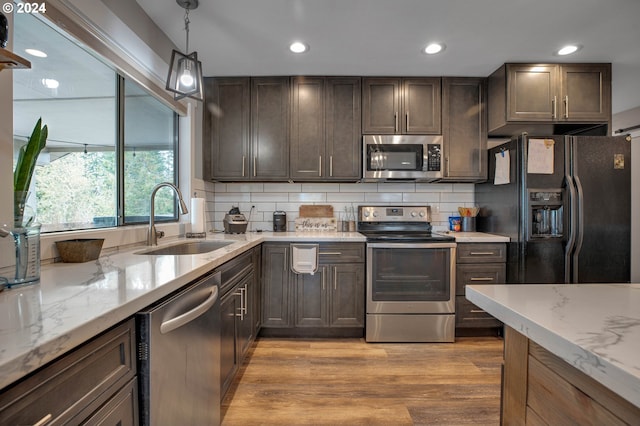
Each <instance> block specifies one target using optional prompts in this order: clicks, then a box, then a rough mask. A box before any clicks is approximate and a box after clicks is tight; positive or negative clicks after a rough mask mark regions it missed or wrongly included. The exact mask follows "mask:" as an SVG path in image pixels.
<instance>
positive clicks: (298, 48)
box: [289, 41, 309, 53]
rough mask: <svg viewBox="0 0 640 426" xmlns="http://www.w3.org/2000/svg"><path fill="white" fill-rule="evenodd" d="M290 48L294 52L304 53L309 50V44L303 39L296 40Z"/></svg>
mask: <svg viewBox="0 0 640 426" xmlns="http://www.w3.org/2000/svg"><path fill="white" fill-rule="evenodd" d="M289 50H290V51H292V52H293V53H304V52H306V51H307V50H309V46H307V45H306V44H304V43H303V42H301V41H294V42H293V43H291V45H290V46H289Z"/></svg>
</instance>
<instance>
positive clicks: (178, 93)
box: [166, 0, 203, 101]
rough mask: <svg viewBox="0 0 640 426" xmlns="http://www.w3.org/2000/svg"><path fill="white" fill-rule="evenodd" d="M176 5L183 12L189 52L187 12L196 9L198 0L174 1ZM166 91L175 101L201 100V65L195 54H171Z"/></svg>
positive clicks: (174, 51) (176, 52)
mask: <svg viewBox="0 0 640 426" xmlns="http://www.w3.org/2000/svg"><path fill="white" fill-rule="evenodd" d="M176 3H178V5H179V6H180V7H181V8H183V9H184V10H185V14H184V29H185V31H186V32H187V45H186V51H187V52H189V11H190V10H193V9H196V8H197V7H198V0H176ZM166 89H167V90H169V91H171V92H173V97H174V99H176V100H177V99H182V98H186V97H189V98H193V99H196V100H198V101H201V100H202V98H203V94H202V63H201V62H200V61H199V60H198V53H197V52H192V53H187V54H184V53H181V52H178V51H177V50H175V49H174V50H173V51H172V52H171V63H170V65H169V75H168V76H167V86H166Z"/></svg>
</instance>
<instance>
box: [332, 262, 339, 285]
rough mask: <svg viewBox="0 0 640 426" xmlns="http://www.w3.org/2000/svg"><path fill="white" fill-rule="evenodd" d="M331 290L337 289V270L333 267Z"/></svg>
mask: <svg viewBox="0 0 640 426" xmlns="http://www.w3.org/2000/svg"><path fill="white" fill-rule="evenodd" d="M333 289H334V290H337V289H338V268H336V267H335V266H334V267H333Z"/></svg>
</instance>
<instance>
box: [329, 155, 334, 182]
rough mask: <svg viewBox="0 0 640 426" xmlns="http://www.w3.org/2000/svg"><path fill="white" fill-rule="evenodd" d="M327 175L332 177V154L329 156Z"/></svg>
mask: <svg viewBox="0 0 640 426" xmlns="http://www.w3.org/2000/svg"><path fill="white" fill-rule="evenodd" d="M329 177H333V155H330V156H329Z"/></svg>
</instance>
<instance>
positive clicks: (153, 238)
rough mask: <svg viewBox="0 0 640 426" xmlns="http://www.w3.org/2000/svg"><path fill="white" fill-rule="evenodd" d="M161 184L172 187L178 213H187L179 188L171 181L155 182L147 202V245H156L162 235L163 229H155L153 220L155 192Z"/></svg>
mask: <svg viewBox="0 0 640 426" xmlns="http://www.w3.org/2000/svg"><path fill="white" fill-rule="evenodd" d="M163 186H168V187H169V188H171V189H173V192H175V193H176V195H177V196H178V202H179V204H180V214H187V213H189V210H188V209H187V205H186V204H185V203H184V200H183V199H182V193H181V192H180V190H179V189H178V188H177V187H176V186H175V185H174V184H172V183H169V182H162V183H159V184H157V185H156V186H155V187H154V188H153V191H151V202H150V204H149V206H150V207H149V229H148V231H147V245H148V246H155V245H158V238H162V237H164V231H156V226H155V224H154V221H155V210H156V209H155V198H156V192H158V189H160V188H162V187H163Z"/></svg>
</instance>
